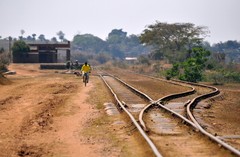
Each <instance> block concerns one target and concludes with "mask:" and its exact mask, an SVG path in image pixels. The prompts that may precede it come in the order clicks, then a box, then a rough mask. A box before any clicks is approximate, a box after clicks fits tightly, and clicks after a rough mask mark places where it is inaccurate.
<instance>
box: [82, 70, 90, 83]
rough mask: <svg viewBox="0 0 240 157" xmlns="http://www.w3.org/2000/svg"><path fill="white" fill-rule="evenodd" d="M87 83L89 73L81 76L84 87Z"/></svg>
mask: <svg viewBox="0 0 240 157" xmlns="http://www.w3.org/2000/svg"><path fill="white" fill-rule="evenodd" d="M88 81H89V73H88V72H86V73H84V74H83V83H84V85H85V86H87V83H88Z"/></svg>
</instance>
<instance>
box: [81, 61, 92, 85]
mask: <svg viewBox="0 0 240 157" xmlns="http://www.w3.org/2000/svg"><path fill="white" fill-rule="evenodd" d="M81 72H82V74H83V82H84V75H85V76H86V78H87V83H88V80H89V73H91V66H90V65H89V64H88V63H87V62H85V63H84V64H83V66H82V68H81Z"/></svg>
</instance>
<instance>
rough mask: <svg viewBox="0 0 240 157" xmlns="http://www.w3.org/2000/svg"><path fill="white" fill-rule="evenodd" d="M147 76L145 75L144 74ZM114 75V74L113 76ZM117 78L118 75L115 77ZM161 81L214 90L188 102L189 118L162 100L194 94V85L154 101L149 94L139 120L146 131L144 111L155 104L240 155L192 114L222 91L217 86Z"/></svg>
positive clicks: (239, 153)
mask: <svg viewBox="0 0 240 157" xmlns="http://www.w3.org/2000/svg"><path fill="white" fill-rule="evenodd" d="M144 76H145V75H144ZM112 77H114V76H112ZM147 77H150V76H147ZM115 78H116V77H115ZM150 78H152V79H159V78H154V77H150ZM117 79H118V80H119V81H120V82H122V83H123V84H124V85H126V86H128V87H129V88H130V89H132V90H133V91H135V92H137V93H139V94H140V95H142V96H144V97H145V96H146V94H144V93H142V92H141V91H139V90H137V89H135V88H134V87H132V86H130V85H128V84H127V83H126V82H124V81H122V80H120V79H119V78H117ZM159 80H161V81H165V82H168V83H173V84H177V85H181V86H185V85H182V84H179V83H175V82H180V83H183V84H189V85H194V86H199V87H205V88H209V89H212V90H213V91H212V92H210V93H207V94H204V95H200V96H198V97H196V98H194V99H193V100H192V101H190V103H187V104H188V105H187V116H188V118H189V119H190V120H191V121H190V120H189V119H187V118H186V117H184V116H182V115H180V114H178V113H176V112H175V111H173V110H171V109H169V108H167V107H165V106H164V105H163V104H162V102H163V101H166V100H170V99H174V98H178V97H181V96H185V95H190V94H193V93H195V88H193V87H192V86H187V87H190V88H192V90H189V91H186V92H182V93H174V94H170V95H167V96H165V97H163V98H160V99H158V100H157V101H153V100H152V99H151V98H150V97H148V96H147V99H148V98H150V99H149V100H150V101H151V104H149V105H147V106H146V107H145V108H144V109H143V110H142V111H141V112H140V114H139V122H140V125H141V126H142V127H143V129H144V130H145V131H148V129H147V128H146V126H145V123H144V121H143V118H142V117H143V113H144V112H145V111H146V110H148V109H149V108H150V107H151V106H153V105H156V104H157V105H158V106H159V107H161V108H163V109H165V110H167V111H168V112H170V113H171V114H174V115H176V116H177V117H179V118H181V119H182V120H183V121H185V122H187V123H188V124H190V125H191V126H192V127H194V128H195V129H196V130H199V131H200V132H201V133H202V134H204V135H205V136H207V137H209V138H210V139H212V140H213V141H215V142H216V143H218V144H220V145H221V146H223V147H224V148H226V149H228V150H229V151H231V152H233V153H234V154H236V155H238V156H240V151H239V150H237V149H236V148H234V147H232V146H230V145H229V144H227V143H226V142H224V141H222V140H221V139H220V138H218V137H215V136H213V135H212V134H210V133H208V132H207V131H206V130H204V129H203V128H202V127H201V126H200V124H199V123H198V122H197V120H196V119H195V117H194V116H193V114H192V110H193V109H194V108H195V107H196V105H197V103H198V102H199V101H201V100H203V99H207V98H210V97H213V96H215V95H217V94H219V93H220V91H219V90H218V89H217V88H216V87H213V86H208V85H204V84H197V83H192V82H186V81H180V80H173V81H175V82H173V81H168V80H163V79H159Z"/></svg>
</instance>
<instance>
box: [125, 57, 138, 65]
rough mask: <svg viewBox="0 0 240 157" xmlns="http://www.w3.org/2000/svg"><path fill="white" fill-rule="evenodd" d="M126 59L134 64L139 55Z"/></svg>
mask: <svg viewBox="0 0 240 157" xmlns="http://www.w3.org/2000/svg"><path fill="white" fill-rule="evenodd" d="M125 60H126V61H127V63H129V64H133V63H136V62H137V57H126V58H125Z"/></svg>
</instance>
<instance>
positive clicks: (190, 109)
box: [187, 85, 240, 156]
mask: <svg viewBox="0 0 240 157" xmlns="http://www.w3.org/2000/svg"><path fill="white" fill-rule="evenodd" d="M201 86H205V85H201ZM209 88H212V89H215V90H214V91H213V92H211V93H208V94H204V95H200V96H198V97H196V98H194V99H193V100H192V101H191V102H190V103H189V104H188V105H187V114H188V117H189V118H190V119H191V120H192V121H193V123H194V124H195V125H196V126H197V127H198V129H199V131H200V132H201V133H202V134H204V135H206V136H208V137H209V138H210V139H211V140H213V141H215V142H217V143H218V144H220V145H221V146H223V147H224V148H226V149H228V150H230V151H231V152H233V153H234V154H236V155H238V156H240V151H239V150H237V149H236V148H234V147H233V146H231V145H229V144H228V143H226V142H224V141H222V140H221V139H220V138H219V137H216V136H214V135H212V134H211V133H209V132H207V131H206V130H204V129H203V127H202V126H201V125H200V124H199V123H198V122H197V120H196V118H195V117H194V115H193V114H192V110H193V109H194V108H195V106H196V105H197V102H199V101H200V100H202V99H206V98H209V97H212V96H214V95H217V94H219V90H218V89H217V88H215V87H212V86H209Z"/></svg>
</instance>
